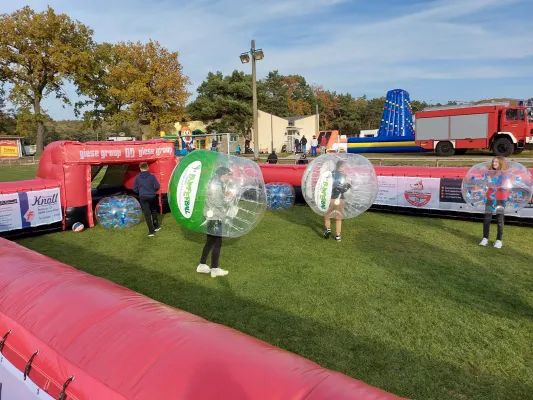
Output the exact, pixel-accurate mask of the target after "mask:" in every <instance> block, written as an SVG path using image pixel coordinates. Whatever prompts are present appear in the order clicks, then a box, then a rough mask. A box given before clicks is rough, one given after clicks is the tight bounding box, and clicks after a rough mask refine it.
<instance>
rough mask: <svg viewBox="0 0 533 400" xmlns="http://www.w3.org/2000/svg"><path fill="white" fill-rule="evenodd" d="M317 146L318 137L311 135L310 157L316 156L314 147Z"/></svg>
mask: <svg viewBox="0 0 533 400" xmlns="http://www.w3.org/2000/svg"><path fill="white" fill-rule="evenodd" d="M317 147H318V139H317V138H316V136H315V135H313V139H311V157H316V148H317Z"/></svg>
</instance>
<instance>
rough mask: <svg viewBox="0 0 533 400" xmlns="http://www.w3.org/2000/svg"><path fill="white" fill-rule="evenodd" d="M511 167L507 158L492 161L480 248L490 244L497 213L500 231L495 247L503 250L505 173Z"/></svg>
mask: <svg viewBox="0 0 533 400" xmlns="http://www.w3.org/2000/svg"><path fill="white" fill-rule="evenodd" d="M508 168H509V167H508V165H507V160H506V159H505V157H494V158H493V159H492V162H491V165H490V169H489V174H488V175H489V177H488V179H489V182H488V187H489V188H488V190H487V203H486V206H485V218H484V219H483V240H481V243H479V245H480V246H486V245H487V244H488V243H489V232H490V223H491V221H492V214H493V213H496V218H497V221H498V231H497V234H496V241H495V242H494V247H496V248H497V249H501V247H502V245H503V243H502V236H503V225H504V218H505V216H504V211H505V204H504V203H505V200H507V197H508V192H507V191H506V190H504V187H503V185H504V183H505V182H504V180H505V179H504V178H505V176H504V172H503V171H505V170H507V169H508Z"/></svg>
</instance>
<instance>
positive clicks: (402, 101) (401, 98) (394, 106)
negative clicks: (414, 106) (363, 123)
mask: <svg viewBox="0 0 533 400" xmlns="http://www.w3.org/2000/svg"><path fill="white" fill-rule="evenodd" d="M378 137H381V138H387V140H394V139H397V138H400V137H401V138H402V139H403V140H414V139H415V126H414V123H413V112H412V110H411V101H410V100H409V93H408V92H407V91H405V90H402V89H393V90H389V91H388V92H387V97H386V99H385V109H384V110H383V115H382V116H381V123H380V127H379V131H378Z"/></svg>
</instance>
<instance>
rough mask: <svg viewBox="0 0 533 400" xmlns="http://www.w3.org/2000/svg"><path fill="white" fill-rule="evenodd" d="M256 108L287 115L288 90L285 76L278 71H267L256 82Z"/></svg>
mask: <svg viewBox="0 0 533 400" xmlns="http://www.w3.org/2000/svg"><path fill="white" fill-rule="evenodd" d="M257 97H258V108H259V109H260V110H262V111H265V112H268V113H270V114H273V115H277V116H278V117H288V116H289V90H288V86H287V85H286V84H285V77H284V76H283V75H280V74H279V72H278V71H273V72H269V73H268V75H267V77H266V78H265V79H262V80H260V81H259V82H258V84H257Z"/></svg>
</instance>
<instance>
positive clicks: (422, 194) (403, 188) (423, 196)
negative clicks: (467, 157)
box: [398, 177, 440, 209]
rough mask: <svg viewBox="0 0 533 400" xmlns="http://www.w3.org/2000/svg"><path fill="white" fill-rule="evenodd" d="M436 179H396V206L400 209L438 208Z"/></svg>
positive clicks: (437, 181) (438, 182)
mask: <svg viewBox="0 0 533 400" xmlns="http://www.w3.org/2000/svg"><path fill="white" fill-rule="evenodd" d="M439 186H440V179H438V178H410V177H399V178H398V194H399V195H398V205H399V206H400V207H415V208H428V209H438V208H439Z"/></svg>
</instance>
